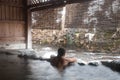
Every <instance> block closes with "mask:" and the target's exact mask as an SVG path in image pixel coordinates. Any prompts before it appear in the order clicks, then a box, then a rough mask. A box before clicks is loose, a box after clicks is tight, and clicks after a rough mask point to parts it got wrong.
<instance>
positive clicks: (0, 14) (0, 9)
mask: <svg viewBox="0 0 120 80" xmlns="http://www.w3.org/2000/svg"><path fill="white" fill-rule="evenodd" d="M0 20H2V6H1V5H0Z"/></svg>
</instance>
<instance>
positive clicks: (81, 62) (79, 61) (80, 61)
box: [77, 59, 87, 65]
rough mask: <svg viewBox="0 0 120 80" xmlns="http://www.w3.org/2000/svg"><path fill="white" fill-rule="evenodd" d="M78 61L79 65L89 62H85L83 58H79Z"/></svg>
mask: <svg viewBox="0 0 120 80" xmlns="http://www.w3.org/2000/svg"><path fill="white" fill-rule="evenodd" d="M77 63H78V64H79V65H86V64H87V62H85V61H83V60H81V59H77Z"/></svg>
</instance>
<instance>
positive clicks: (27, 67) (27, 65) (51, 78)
mask: <svg viewBox="0 0 120 80" xmlns="http://www.w3.org/2000/svg"><path fill="white" fill-rule="evenodd" d="M0 80H120V73H119V72H116V71H113V70H112V69H110V68H108V67H106V66H103V65H99V66H90V65H84V66H81V65H79V64H77V63H75V64H74V65H72V66H70V67H68V68H66V69H65V70H64V71H63V72H58V71H57V69H55V68H53V67H52V66H51V65H50V63H49V62H46V61H40V60H25V59H20V58H18V57H17V55H5V54H0Z"/></svg>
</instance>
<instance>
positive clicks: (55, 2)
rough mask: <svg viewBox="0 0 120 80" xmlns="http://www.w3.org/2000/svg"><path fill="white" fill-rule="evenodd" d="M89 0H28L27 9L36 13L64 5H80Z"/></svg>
mask: <svg viewBox="0 0 120 80" xmlns="http://www.w3.org/2000/svg"><path fill="white" fill-rule="evenodd" d="M87 1H91V0H28V9H30V10H31V11H38V10H42V9H47V8H56V7H61V6H65V5H66V4H72V3H82V2H87Z"/></svg>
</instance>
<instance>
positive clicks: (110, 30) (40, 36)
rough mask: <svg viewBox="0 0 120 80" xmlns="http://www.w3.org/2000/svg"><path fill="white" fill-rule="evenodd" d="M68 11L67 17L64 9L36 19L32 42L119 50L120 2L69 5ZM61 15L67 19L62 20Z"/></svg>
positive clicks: (108, 1)
mask: <svg viewBox="0 0 120 80" xmlns="http://www.w3.org/2000/svg"><path fill="white" fill-rule="evenodd" d="M65 8H66V9H65V13H64V14H63V13H62V12H63V8H57V9H52V10H51V11H47V10H46V12H45V11H41V12H40V14H41V15H42V16H40V18H39V20H34V21H35V22H36V24H37V25H34V26H33V31H32V33H33V43H37V44H52V45H61V46H66V47H70V46H71V45H72V47H73V46H75V47H78V48H79V49H85V50H88V51H102V52H107V51H108V52H111V51H112V52H116V51H119V48H120V36H119V34H118V33H119V28H120V1H119V0H92V1H91V2H85V3H75V4H69V5H66V6H65ZM62 14H63V15H65V19H62V18H63V17H62ZM43 15H45V17H44V16H43ZM46 16H47V17H46ZM50 16H53V17H50ZM37 17H39V16H37ZM63 20H65V23H62V21H63ZM41 22H42V23H41ZM63 22H64V21H63ZM50 23H53V24H50ZM38 24H39V25H38ZM56 24H57V25H56ZM63 25H64V26H63ZM46 26H51V27H47V28H46ZM53 26H55V28H54V27H53Z"/></svg>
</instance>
